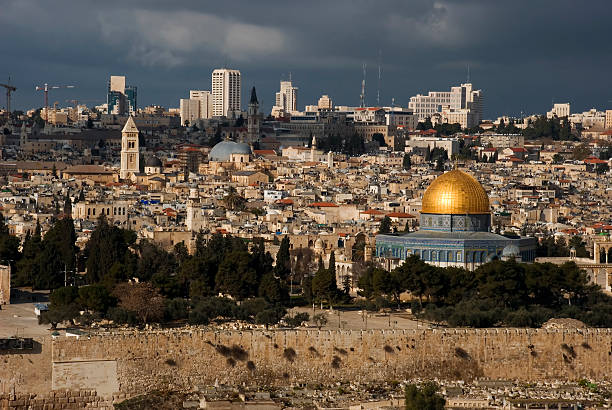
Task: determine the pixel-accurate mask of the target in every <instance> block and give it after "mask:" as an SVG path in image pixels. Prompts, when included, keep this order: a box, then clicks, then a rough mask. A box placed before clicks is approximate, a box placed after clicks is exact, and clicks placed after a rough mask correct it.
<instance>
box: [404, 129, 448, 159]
mask: <svg viewBox="0 0 612 410" xmlns="http://www.w3.org/2000/svg"><path fill="white" fill-rule="evenodd" d="M404 144H405V146H406V148H408V147H412V148H417V147H418V148H427V147H429V149H430V150H433V149H434V148H443V149H445V150H446V152H447V153H448V157H449V158H450V157H451V156H452V155H453V154H457V153H459V140H458V139H457V138H441V137H425V136H420V135H419V136H417V135H415V136H412V137H410V139H409V140H408V141H406V142H405V143H404ZM406 151H410V150H409V149H407V150H406Z"/></svg>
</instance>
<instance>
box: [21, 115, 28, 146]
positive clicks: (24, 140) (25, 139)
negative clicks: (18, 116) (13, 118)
mask: <svg viewBox="0 0 612 410" xmlns="http://www.w3.org/2000/svg"><path fill="white" fill-rule="evenodd" d="M27 143H28V132H27V131H26V123H25V121H24V122H22V123H21V132H20V133H19V146H20V147H21V149H23V148H24V147H25V145H26V144H27Z"/></svg>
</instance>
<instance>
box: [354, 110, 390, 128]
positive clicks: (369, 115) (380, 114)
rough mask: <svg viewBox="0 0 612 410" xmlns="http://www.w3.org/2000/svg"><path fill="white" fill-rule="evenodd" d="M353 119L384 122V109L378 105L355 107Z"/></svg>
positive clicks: (372, 122)
mask: <svg viewBox="0 0 612 410" xmlns="http://www.w3.org/2000/svg"><path fill="white" fill-rule="evenodd" d="M353 121H355V122H358V123H368V124H384V123H385V110H384V109H382V108H379V107H363V108H362V107H360V108H355V112H354V114H353Z"/></svg>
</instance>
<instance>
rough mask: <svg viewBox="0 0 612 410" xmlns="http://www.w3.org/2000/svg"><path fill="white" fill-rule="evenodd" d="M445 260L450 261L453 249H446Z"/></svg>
mask: <svg viewBox="0 0 612 410" xmlns="http://www.w3.org/2000/svg"><path fill="white" fill-rule="evenodd" d="M446 261H447V262H452V261H453V251H447V252H446Z"/></svg>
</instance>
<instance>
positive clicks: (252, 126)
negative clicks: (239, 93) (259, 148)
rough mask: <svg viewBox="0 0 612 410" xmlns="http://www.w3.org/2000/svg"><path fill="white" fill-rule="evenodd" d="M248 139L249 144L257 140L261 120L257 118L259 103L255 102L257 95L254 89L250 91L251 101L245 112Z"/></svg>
mask: <svg viewBox="0 0 612 410" xmlns="http://www.w3.org/2000/svg"><path fill="white" fill-rule="evenodd" d="M247 117H248V118H247V125H248V139H249V141H248V142H249V143H253V142H255V141H257V140H258V139H259V129H260V125H261V124H260V122H261V119H260V117H259V101H257V93H256V92H255V87H253V88H252V89H251V99H250V100H249V109H248V111H247Z"/></svg>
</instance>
